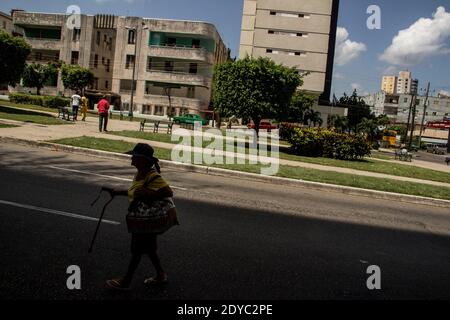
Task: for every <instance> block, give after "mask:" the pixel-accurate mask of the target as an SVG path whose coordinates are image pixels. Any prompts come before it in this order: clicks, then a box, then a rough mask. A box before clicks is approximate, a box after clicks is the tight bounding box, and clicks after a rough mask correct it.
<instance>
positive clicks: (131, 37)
mask: <svg viewBox="0 0 450 320" xmlns="http://www.w3.org/2000/svg"><path fill="white" fill-rule="evenodd" d="M135 43H136V31H135V30H129V31H128V44H135Z"/></svg>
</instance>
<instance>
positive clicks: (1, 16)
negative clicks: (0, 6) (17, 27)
mask: <svg viewBox="0 0 450 320" xmlns="http://www.w3.org/2000/svg"><path fill="white" fill-rule="evenodd" d="M0 30H2V31H5V32H7V33H9V34H11V33H12V32H13V22H12V17H11V16H10V15H9V14H6V13H4V12H1V11H0Z"/></svg>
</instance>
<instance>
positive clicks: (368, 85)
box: [0, 0, 450, 96]
mask: <svg viewBox="0 0 450 320" xmlns="http://www.w3.org/2000/svg"><path fill="white" fill-rule="evenodd" d="M280 1H281V0H280ZM73 4H76V5H79V6H80V7H81V9H82V12H83V13H88V14H95V13H109V14H116V15H132V16H144V17H154V18H166V19H186V20H201V21H208V22H212V23H214V24H215V25H216V26H217V28H218V29H219V32H220V33H221V35H222V38H223V39H224V41H225V43H226V45H227V46H228V47H230V48H231V49H232V55H234V56H236V55H237V54H238V51H239V37H240V27H241V17H242V6H243V0H191V1H189V0H91V1H87V0H62V1H61V0H60V1H50V0H40V1H30V0H2V2H1V4H0V10H1V11H4V12H9V10H11V9H12V8H21V9H25V10H28V11H42V12H65V11H66V8H67V7H68V6H69V5H73ZM370 5H378V6H379V7H380V9H381V24H382V25H381V27H382V28H381V30H369V29H368V28H367V26H366V20H367V18H368V17H369V15H368V14H367V13H366V10H367V8H368V6H370ZM440 6H441V7H444V8H445V11H443V12H442V11H441V13H440V15H439V17H440V18H439V19H438V18H435V17H433V14H434V13H435V12H436V11H437V8H438V7H440ZM420 18H427V19H429V20H428V21H422V22H417V21H418V20H419V19H420ZM449 19H450V1H449V0H426V1H418V0H414V1H411V0H409V1H408V0H395V1H392V0H389V1H388V0H341V6H340V14H339V22H338V25H339V27H340V28H345V30H344V29H340V33H339V34H340V39H341V42H340V44H341V46H340V47H339V48H340V49H342V50H343V51H342V53H341V56H340V58H339V59H337V61H336V64H335V78H334V81H333V90H334V91H335V92H336V95H337V96H340V95H342V93H343V92H344V91H345V92H348V93H350V92H351V91H352V88H358V89H359V92H360V93H365V92H375V91H378V90H379V88H380V83H381V77H382V75H383V74H388V73H396V72H398V71H399V70H404V69H408V70H410V71H411V72H412V73H413V76H414V77H415V78H418V79H419V81H420V87H425V86H426V83H427V82H428V81H430V82H431V85H432V89H433V90H436V93H437V92H439V91H441V90H443V91H447V92H450V63H449V62H450V50H448V49H449V48H450V20H449ZM447 22H448V23H447ZM427 23H428V24H427ZM411 26H413V27H411ZM414 26H415V27H414ZM424 26H425V27H424ZM408 29H409V30H408ZM400 30H406V32H403V33H404V35H403V36H402V38H401V39H399V40H398V41H397V43H396V44H395V45H394V46H393V47H391V48H390V50H388V52H387V54H385V55H384V58H385V59H384V60H381V56H382V55H383V53H384V52H385V50H386V49H387V48H388V47H390V46H391V44H392V42H393V39H394V37H395V36H396V35H397V34H398V33H399V31H400ZM405 46H406V53H405Z"/></svg>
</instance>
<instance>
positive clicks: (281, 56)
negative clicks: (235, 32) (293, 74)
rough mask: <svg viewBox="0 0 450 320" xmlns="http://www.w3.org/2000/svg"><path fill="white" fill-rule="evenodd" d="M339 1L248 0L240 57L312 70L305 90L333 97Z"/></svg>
mask: <svg viewBox="0 0 450 320" xmlns="http://www.w3.org/2000/svg"><path fill="white" fill-rule="evenodd" d="M338 11H339V1H338V0H302V1H298V0H283V1H280V0H244V12H243V18H242V31H241V41H240V52H239V57H240V58H241V59H243V58H245V57H246V56H252V57H268V58H271V59H272V60H273V61H275V62H276V63H282V64H284V65H286V66H289V67H295V68H297V69H298V70H299V71H302V72H309V75H308V76H306V77H305V78H304V84H303V86H302V89H304V90H307V91H311V92H315V93H319V94H322V96H321V100H322V101H329V100H330V92H331V81H332V74H333V62H334V53H335V42H336V30H337V18H338Z"/></svg>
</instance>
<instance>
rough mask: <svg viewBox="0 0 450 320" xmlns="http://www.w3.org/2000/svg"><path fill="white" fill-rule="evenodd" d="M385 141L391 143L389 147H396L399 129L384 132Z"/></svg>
mask: <svg viewBox="0 0 450 320" xmlns="http://www.w3.org/2000/svg"><path fill="white" fill-rule="evenodd" d="M383 141H386V142H387V143H388V144H389V147H395V146H396V145H397V131H394V130H386V131H384V132H383Z"/></svg>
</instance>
